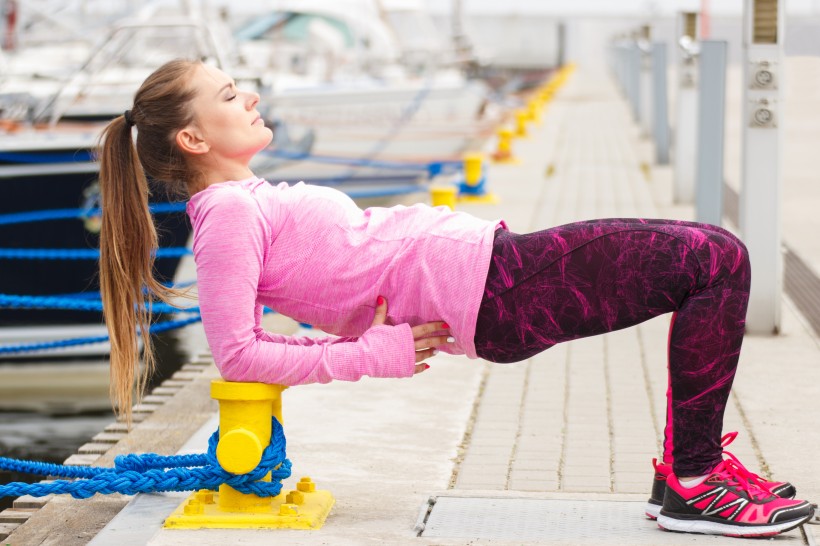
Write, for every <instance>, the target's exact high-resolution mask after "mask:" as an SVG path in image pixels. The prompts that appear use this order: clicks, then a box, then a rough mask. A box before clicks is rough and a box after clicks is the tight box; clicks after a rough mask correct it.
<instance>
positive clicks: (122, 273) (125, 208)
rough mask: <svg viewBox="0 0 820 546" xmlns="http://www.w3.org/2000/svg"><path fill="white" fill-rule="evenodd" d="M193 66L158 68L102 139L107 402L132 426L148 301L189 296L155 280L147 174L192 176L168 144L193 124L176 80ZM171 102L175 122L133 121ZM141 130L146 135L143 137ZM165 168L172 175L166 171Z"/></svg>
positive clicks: (146, 340) (147, 362)
mask: <svg viewBox="0 0 820 546" xmlns="http://www.w3.org/2000/svg"><path fill="white" fill-rule="evenodd" d="M195 64H196V63H195V62H190V61H172V62H171V63H168V64H167V65H165V66H164V67H162V68H160V69H158V70H157V72H155V73H154V75H152V76H151V77H149V78H148V80H146V82H145V83H144V84H143V86H142V88H141V89H140V91H139V92H138V94H137V99H138V100H140V96H141V95H142V97H143V98H144V100H142V102H144V103H145V104H146V108H144V109H143V108H141V109H140V110H139V112H137V111H136V110H135V111H133V113H132V112H126V114H125V115H123V116H119V117H117V118H115V119H114V120H113V121H111V123H109V124H108V126H107V127H106V128H105V130H104V131H103V133H102V135H101V137H100V140H101V146H100V148H101V150H100V157H99V159H100V191H101V196H102V228H101V230H100V294H101V296H102V302H103V318H104V319H105V324H106V326H107V328H108V333H109V338H110V341H111V355H110V367H111V369H110V375H111V382H110V396H111V400H112V403H113V405H114V410H115V412H116V413H117V416H118V417H120V418H123V417H124V418H125V420H127V421H128V422H129V423H130V420H131V406H132V402H133V399H134V396H133V392H134V387H135V384H136V390H137V393H138V395H141V394H142V392H143V390H144V388H145V384H146V382H147V379H148V377H149V376H150V374H151V373H152V372H153V371H154V369H155V362H156V359H155V355H154V350H153V344H152V342H151V336H150V335H149V328H150V324H151V318H152V317H151V301H152V300H156V299H159V300H161V301H163V302H165V303H169V304H173V302H172V299H173V298H175V297H179V296H185V295H186V294H185V293H184V292H182V291H179V290H175V289H173V288H168V287H166V286H163V285H162V283H160V282H158V281H157V280H156V278H155V277H154V274H153V273H154V259H155V255H156V250H157V248H158V242H157V232H156V228H155V227H154V223H153V219H152V217H151V212H150V210H149V208H148V197H149V188H148V180H147V178H146V174H145V173H146V171H147V172H148V174H149V175H151V176H152V177H153V178H156V179H158V180H164V181H168V182H172V183H173V182H176V183H180V182H182V183H184V182H185V180H186V178H190V177H191V176H193V175H191V174H190V173H187V172H186V170H185V160H184V158H183V157H182V156H181V154H180V153H179V151H178V150H175V149H173V145H172V144H171V143H172V142H173V139H172V138H169V135H170V134H172V132H173V130H174V128H175V127H173V126H176V128H179V127H182V126H184V124H185V123H186V119H187V120H190V115H187V114H185V112H186V111H188V110H189V109H188V108H186V103H187V102H188V101H190V98H191V96H192V94H191V93H190V92H186V91H185V90H184V83H185V82H184V81H182V80H183V78H182V77H181V76H182V75H184V74H185V73H187V72H188V71H189V70H190V68H191V67H192V66H195ZM162 78H164V82H165V83H168V85H166V86H165V88H166V89H167V90H166V91H163V86H162V85H156V84H157V83H160V84H161V83H163V81H160V82H158V81H157V80H158V79H162ZM174 79H176V80H177V81H176V82H175V81H174ZM152 83H153V84H154V85H152ZM143 88H145V91H144V90H143ZM157 90H159V91H163V92H162V93H159V95H161V96H156V95H157ZM152 95H153V96H152ZM169 103H170V104H172V105H175V106H176V110H177V114H176V116H164V117H162V118H158V119H161V121H162V123H160V124H155V123H147V122H145V120H143V121H142V122H141V121H140V117H138V116H140V115H143V116H144V115H145V114H144V111H143V110H148V111H149V112H150V111H151V110H150V108H151V107H152V105H153V107H154V108H160V109H162V107H163V106H167V104H169ZM126 117H128V119H126ZM133 118H136V120H134V119H133ZM169 118H171V119H169ZM174 118H175V119H174ZM134 123H136V125H137V127H138V132H139V135H138V137H137V138H138V145H137V146H135V144H134V139H133V138H132V125H133V124H134ZM163 124H166V126H163ZM143 125H144V126H145V131H140V129H142V128H143ZM140 140H142V142H139V141H140ZM146 146H148V147H149V149H150V152H149V154H150V156H151V159H150V160H149V161H141V160H140V158H141V156H142V155H143V154H142V151H143V150H142V148H145V147H146ZM158 147H159V148H158ZM163 147H164V148H170V150H166V149H163ZM138 149H139V154H138ZM149 154H146V155H149ZM154 163H156V164H161V165H163V167H162V168H163V169H164V171H162V172H156V171H154V172H152V170H151V167H152V166H153V164H154ZM169 166H170V167H172V168H173V169H174V170H173V171H168V168H169ZM169 193H170V192H169ZM177 193H179V191H178V192H177ZM139 337H141V338H142V346H143V360H144V367H143V369H142V371H141V372H139V371H138V368H139V363H140V360H139V356H140V355H139Z"/></svg>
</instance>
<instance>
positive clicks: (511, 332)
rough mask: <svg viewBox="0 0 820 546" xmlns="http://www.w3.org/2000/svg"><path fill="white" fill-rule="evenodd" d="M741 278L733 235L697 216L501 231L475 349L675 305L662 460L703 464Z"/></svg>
mask: <svg viewBox="0 0 820 546" xmlns="http://www.w3.org/2000/svg"><path fill="white" fill-rule="evenodd" d="M750 280H751V273H750V269H749V257H748V253H747V251H746V247H745V246H744V245H743V243H742V242H741V241H740V240H739V239H738V238H737V237H735V236H734V235H732V234H731V233H729V232H728V231H726V230H724V229H721V228H719V227H716V226H711V225H707V224H696V223H692V222H682V221H670V220H643V219H607V220H592V221H588V222H578V223H574V224H568V225H564V226H558V227H555V228H552V229H547V230H544V231H539V232H536V233H531V234H527V235H518V234H514V233H510V232H508V231H503V230H499V231H497V232H496V239H495V242H494V246H493V256H492V263H491V264H490V271H489V274H488V277H487V284H486V287H485V289H484V297H483V299H482V301H481V307H480V310H479V315H478V323H477V325H476V336H475V342H476V349H477V352H478V355H479V356H480V357H482V358H484V359H486V360H490V361H492V362H516V361H519V360H524V359H526V358H529V357H531V356H533V355H535V354H537V353H539V352H541V351H543V350H545V349H548V348H549V347H552V346H553V345H555V344H556V343H561V342H562V341H569V340H572V339H577V338H582V337H587V336H593V335H597V334H603V333H605V332H611V331H613V330H620V329H622V328H627V327H629V326H633V325H635V324H639V323H641V322H643V321H645V320H648V319H651V318H653V317H656V316H658V315H662V314H664V313H670V312H674V313H675V314H674V315H673V320H672V326H671V328H670V332H669V354H668V366H669V392H667V401H668V406H667V418H666V421H667V422H666V429H665V431H664V432H665V440H664V460H665V461H666V462H672V463H673V471H674V472H675V473H676V474H677V475H679V476H697V475H702V474H706V473H708V472H709V471H710V470H711V469H712V468H713V467H714V466H715V465H716V464H717V463H718V462H720V460H721V453H722V450H721V447H720V436H721V431H722V428H723V413H724V410H725V408H726V402H727V400H728V397H729V391H730V389H731V387H732V380H733V379H734V375H735V369H736V368H737V362H738V357H739V355H740V346H741V343H742V341H743V330H744V324H745V319H746V306H747V304H748V300H749V283H750Z"/></svg>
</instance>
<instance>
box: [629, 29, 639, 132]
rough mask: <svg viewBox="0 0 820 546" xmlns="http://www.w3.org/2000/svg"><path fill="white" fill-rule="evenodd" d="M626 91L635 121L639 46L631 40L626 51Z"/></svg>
mask: <svg viewBox="0 0 820 546" xmlns="http://www.w3.org/2000/svg"><path fill="white" fill-rule="evenodd" d="M627 58H628V62H627V71H628V73H627V84H626V87H627V93H628V97H629V103H630V104H631V105H632V117H633V118H634V119H635V121H640V119H641V113H640V104H641V48H640V47H639V46H638V44H637V43H635V42H633V43H631V44H630V45H629V49H628V53H627Z"/></svg>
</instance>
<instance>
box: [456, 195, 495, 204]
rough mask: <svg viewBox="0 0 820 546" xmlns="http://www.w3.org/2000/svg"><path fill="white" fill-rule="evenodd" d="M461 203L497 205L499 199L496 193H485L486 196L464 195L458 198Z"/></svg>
mask: <svg viewBox="0 0 820 546" xmlns="http://www.w3.org/2000/svg"><path fill="white" fill-rule="evenodd" d="M458 202H459V203H483V204H488V205H495V204H496V203H498V197H496V195H495V194H494V193H485V194H484V195H470V194H464V195H459V196H458Z"/></svg>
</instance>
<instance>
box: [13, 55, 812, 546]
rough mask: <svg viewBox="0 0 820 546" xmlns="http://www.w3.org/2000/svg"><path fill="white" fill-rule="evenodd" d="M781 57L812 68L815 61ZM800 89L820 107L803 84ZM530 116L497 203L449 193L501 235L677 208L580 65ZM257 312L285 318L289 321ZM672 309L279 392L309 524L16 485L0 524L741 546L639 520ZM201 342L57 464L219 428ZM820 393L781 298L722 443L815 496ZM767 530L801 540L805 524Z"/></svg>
mask: <svg viewBox="0 0 820 546" xmlns="http://www.w3.org/2000/svg"><path fill="white" fill-rule="evenodd" d="M787 64H788V66H787V69H788V70H792V71H799V72H800V73H803V74H805V73H806V72H807V71H814V73H818V74H820V66H819V65H820V60H810V61H807V60H805V59H789V60H788V63H787ZM738 78H739V75H738V73H737V72H732V73H730V78H729V97H728V98H727V101H728V102H727V107H728V108H727V109H728V110H729V111H735V110H737V109H738V108H736V106H737V105H738V103H739V100H740V99H739V98H737V97H739V95H737V94H736V95H732V89H733V87H732V86H733V85H734V86H735V88H736V87H737V85H738V83H737V80H738ZM815 81H816V80H815ZM795 92H796V90H795ZM806 94H807V96H808V94H809V90H808V89H806ZM733 97H735V98H733ZM794 104H799V105H800V112H803V113H805V115H806V116H812V115H813V116H814V119H815V120H820V116H817V113H818V112H820V109H817V102H816V101H815V102H814V103H811V102H810V101H804V102H802V103H801V102H800V97H796V99H795V102H794ZM812 109H814V110H812ZM795 115H797V116H798V118H799V116H800V113H799V112H795ZM799 119H802V118H799ZM738 123H739V122H738ZM817 125H820V121H817V123H816V126H817ZM731 127H732V120H727V148H726V149H727V184H729V185H730V186H732V187H734V188H738V187H739V168H735V167H734V166H733V165H734V164H733V163H732V161H733V160H735V159H736V158H737V156H736V155H733V154H737V153H738V149H739V134H737V133H736V132H732V130H731ZM790 130H793V131H806V130H807V129H806V126H805V123H804V124H799V123H796V124H795V125H794V126H792V129H790ZM815 130H816V127H815ZM529 133H530V134H529V136H528V137H527V138H523V139H517V140H515V141H514V142H513V151H514V153H515V155H516V156H517V158H518V160H519V162H518V163H517V164H496V165H492V166H490V167H489V176H488V180H489V189H490V191H492V192H493V193H494V194H496V195H497V196H498V202H497V203H496V204H467V203H465V204H460V205H459V207H460V209H461V210H464V211H468V212H471V213H473V214H475V215H477V216H480V217H484V218H499V217H501V218H504V219H506V220H507V222H508V224H509V226H510V228H511V229H512V230H513V231H517V232H526V231H532V230H536V229H539V228H543V227H547V226H551V225H557V224H562V223H566V222H571V221H575V220H583V219H589V218H595V217H612V216H617V217H629V216H642V217H656V218H658V217H666V218H677V219H692V218H693V216H694V211H693V209H692V207H690V206H686V205H676V204H674V203H673V202H672V197H671V196H672V180H671V177H672V172H671V168H670V167H668V166H667V167H659V166H657V165H653V161H652V158H653V157H654V156H653V153H652V144H651V142H649V141H648V140H646V139H645V138H642V137H641V136H640V131H639V129H638V127H637V126H636V124H635V123H634V121H633V120H632V117H631V114H630V112H629V110H628V107H627V104H626V103H625V101H624V99H623V98H622V97H621V96H620V95H619V94H618V92H617V90H616V88H615V86H614V84H613V82H612V80H611V79H610V77H609V76H608V75H607V74H604V73H596V72H589V71H585V70H584V68H583V67H579V69H578V70H577V71H576V72H575V73H574V74H572V75H571V76H570V78H569V80H568V81H567V83H566V85H565V86H564V87H562V88H561V89H560V91H559V92H558V94H557V95H556V97H555V98H554V100H553V101H552V102H550V104H549V105H548V107H547V109H546V111H545V112H544V113H543V118H542V120H541V121H540V122H539V123H533V124H531V125H530V126H529ZM795 134H796V133H795ZM815 134H816V133H815ZM787 139H788V137H787ZM815 143H816V139H815ZM787 146H788V140H787ZM787 149H789V148H787ZM792 150H793V149H792ZM794 153H795V154H796V152H794ZM733 158H734V159H733ZM786 158H787V159H786V162H785V163H786V164H785V167H784V168H785V172H784V183H785V187H784V213H783V218H784V228H783V237H784V241H785V242H787V243H788V245H789V248H791V249H792V250H793V251H794V252H795V253H796V254H797V255H799V256H801V257H802V258H803V259H804V261H805V262H806V263H807V264H808V265H809V267H811V268H812V269H813V271H814V272H815V274H820V252H818V247H817V245H818V240H820V238H818V237H817V234H818V233H820V214H817V213H816V211H817V210H820V185H819V184H817V183H816V175H815V176H813V177H811V176H807V175H806V172H808V170H809V168H810V166H811V165H816V163H817V161H816V157H811V156H810V155H809V156H800V157H797V155H789V152H787V153H786ZM420 198H421V199H424V198H425V197H424V196H420ZM724 225H725V227H727V228H729V229H732V230H736V226H734V225H732V224H731V222H730V221H728V220H727V221H725V223H724ZM271 320H272V321H273V322H272V324H271V325H270V326H271V328H276V329H278V330H280V331H283V332H288V331H293V330H294V329H295V327H296V326H295V325H294V324H292V323H290V322H289V321H286V320H283V319H281V317H280V318H278V319H276V318H274V319H271ZM668 325H669V317H668V316H667V317H659V318H658V319H655V320H652V321H649V322H647V323H644V324H642V325H640V326H638V327H635V328H631V329H628V330H625V331H621V332H616V333H612V334H608V335H606V336H599V337H594V338H590V339H585V340H579V341H574V342H571V343H567V344H563V345H559V346H556V347H554V348H553V349H551V350H549V351H546V352H545V353H542V354H541V355H538V356H536V357H534V358H532V359H530V360H528V361H525V362H522V363H518V364H513V365H493V364H490V363H487V362H483V361H480V360H473V361H471V360H467V359H465V358H463V357H460V358H459V357H451V356H447V355H439V356H436V357H435V358H433V359H431V360H430V361H429V362H430V364H431V366H432V367H431V369H429V370H428V371H426V372H424V373H422V374H420V375H418V376H416V377H414V378H412V379H410V380H385V379H369V378H368V379H364V380H362V381H360V382H357V383H344V382H336V383H331V384H328V385H309V386H301V387H295V388H291V389H288V390H287V391H286V392H285V394H284V424H285V432H286V435H287V440H288V457H289V458H290V459H291V461H293V477H292V478H291V479H290V480H288V481H287V482H286V487H291V488H292V486H293V482H295V481H296V480H298V479H299V477H300V476H306V475H308V476H311V477H312V478H313V480H314V481H315V482H316V483H317V485H318V487H319V488H321V489H327V490H329V491H330V492H331V493H332V494H333V495H334V496H335V498H336V505H335V506H334V508H333V510H332V512H331V514H330V516H329V518H328V519H327V521H326V522H325V524H324V526H323V527H322V528H321V529H320V530H316V531H293V530H270V531H262V530H196V531H183V530H170V529H162V528H161V525H162V522H163V520H164V518H165V517H167V516H168V515H169V514H170V512H171V511H172V510H173V509H174V508H175V507H176V506H177V505H178V504H179V503H180V502H181V501H182V499H183V498H184V497H185V495H139V496H137V497H135V498H129V497H121V496H109V497H101V496H99V495H98V496H96V497H94V498H92V499H89V500H84V501H79V500H74V499H72V498H70V497H54V498H51V499H29V498H23V499H18V501H17V503H16V504H15V509H14V510H12V512H14V513H15V514H16V516H14V514H12V516H14V517H12V516H8V517H6V519H2V518H3V514H0V536H5V539H4V542H5V543H7V544H10V545H12V546H31V545H58V544H59V545H60V546H73V545H80V544H89V543H90V544H93V545H112V544H116V545H118V546H130V545H144V544H149V545H151V546H171V545H183V544H184V545H188V544H198V545H209V544H214V545H216V544H220V545H221V544H227V543H230V544H272V543H276V544H294V545H302V544H304V545H314V544H317V545H318V544H328V545H334V546H336V545H368V544H373V545H375V544H379V545H381V544H420V545H434V544H435V545H463V544H471V545H479V544H499V545H502V544H503V545H507V544H509V545H520V544H544V545H553V544H554V545H559V544H560V545H575V544H578V545H581V544H595V545H627V544H628V545H642V544H645V545H657V544H693V543H698V544H701V543H702V544H715V545H717V544H735V545H737V544H738V543H739V542H738V540H741V539H733V538H726V537H713V536H702V535H685V534H676V533H668V532H664V531H662V530H660V529H659V528H658V527H657V525H656V524H655V523H654V522H652V521H650V520H648V519H647V518H645V516H644V503H645V501H646V500H647V498H648V494H649V490H650V486H651V481H652V475H653V469H652V465H651V459H652V457H655V456H659V453H660V441H661V434H662V429H663V423H664V416H665V392H666V384H667V379H666V362H665V355H666V343H667V329H668ZM206 349H207V348H206V347H205V346H204V345H203V346H202V347H201V351H200V352H201V355H200V356H199V357H197V358H195V359H193V361H192V362H191V363H189V364H187V365H186V366H185V367H184V368H183V369H182V370H181V371H180V372H178V373H177V374H176V375H175V376H174V378H173V379H171V380H169V381H166V382H165V383H164V384H163V385H162V386H161V387H159V388H158V389H157V390H156V391H155V392H153V393H152V394H151V396H149V397H148V399H146V400H145V401H144V403H143V404H142V405H141V406H139V407H137V408H136V411H137V413H136V415H137V420H138V421H139V422H138V424H137V425H136V427H135V428H134V429H133V430H132V431H130V432H128V433H126V432H125V430H124V427H123V426H122V425H119V424H113V425H112V426H111V427H109V428H108V429H107V430H106V431H103V432H101V434H100V435H99V436H98V437H97V438H96V439H95V440H94V441H93V442H92V443H90V444H88V445H87V446H84V447H83V448H81V450H80V451H81V452H80V453H79V454H78V455H75V456H74V457H72V458H71V459H69V461H67V462H68V463H74V464H94V465H110V464H111V462H112V460H113V457H114V456H116V455H118V454H121V453H133V452H150V451H153V452H157V453H161V454H173V453H177V452H181V453H194V452H203V451H205V449H206V445H205V441H206V439H207V436H208V435H209V434H210V433H211V432H212V431H213V430H214V429H215V427H216V423H217V420H216V403H215V402H213V401H212V400H210V399H209V396H208V389H209V382H210V380H211V379H214V378H216V377H218V374H217V372H216V370H215V368H214V366H213V365H212V363H211V362H210V360H209V359H208V355H207V352H206ZM818 392H820V335H818V333H817V332H816V331H814V330H813V329H812V326H811V324H810V323H809V321H808V320H807V319H806V318H805V317H804V316H803V315H801V314H800V313H799V312H798V311H797V309H796V307H795V305H794V304H793V302H792V301H791V300H789V299H788V298H786V299H785V301H784V306H783V328H782V333H781V334H780V335H779V336H776V337H774V336H772V337H767V336H747V337H746V339H745V341H744V349H743V353H742V355H741V362H740V367H739V370H738V375H737V378H736V380H735V388H734V390H733V394H732V397H731V404H730V405H729V407H728V410H727V413H726V419H725V426H724V431H733V430H736V431H739V435H738V438H737V441H736V442H735V443H734V444H733V445H732V446H731V447H730V451H732V452H733V453H735V454H736V455H737V456H738V457H739V458H740V459H741V460H742V461H743V462H744V464H745V465H746V466H747V467H748V468H749V469H750V470H753V471H755V472H758V473H760V474H761V475H763V476H766V477H773V478H775V479H778V480H788V481H791V482H792V483H794V484H795V485H796V487H797V491H798V497H799V498H805V499H808V500H812V501H817V500H820V465H818V455H817V453H818V449H820V427H818V415H820V397H818ZM4 514H5V513H4ZM815 522H816V523H820V521H817V520H815ZM774 540H775V541H777V543H778V544H794V545H798V544H816V543H817V542H818V541H820V526H818V525H816V524H812V525H805V526H804V527H803V528H802V529H796V530H793V531H790V532H787V533H785V534H782V535H779V536H778V537H776V538H775V539H774ZM741 543H742V542H741Z"/></svg>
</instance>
